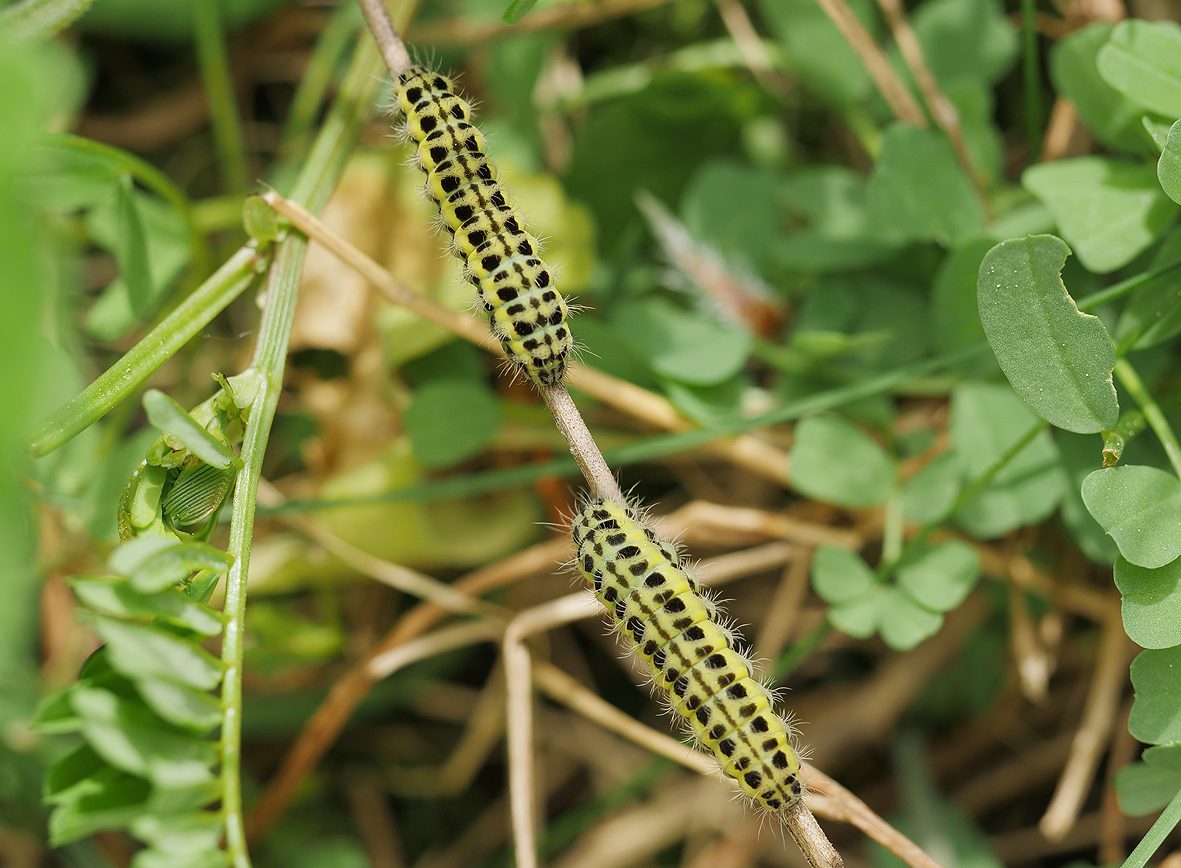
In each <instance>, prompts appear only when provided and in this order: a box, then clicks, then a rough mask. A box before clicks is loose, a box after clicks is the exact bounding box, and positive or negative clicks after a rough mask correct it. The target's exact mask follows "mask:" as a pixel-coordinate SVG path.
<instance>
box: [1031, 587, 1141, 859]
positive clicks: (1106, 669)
mask: <svg viewBox="0 0 1181 868" xmlns="http://www.w3.org/2000/svg"><path fill="white" fill-rule="evenodd" d="M1109 611H1110V613H1111V614H1110V615H1109V616H1108V618H1107V620H1106V622H1104V624H1103V626H1102V632H1101V634H1100V640H1099V652H1098V657H1097V660H1096V663H1095V675H1094V677H1093V678H1092V680H1091V689H1090V692H1089V693H1088V695H1087V705H1086V708H1085V710H1084V711H1083V719H1082V721H1081V722H1080V723H1079V728H1078V731H1077V732H1076V733H1075V735H1074V742H1073V744H1072V745H1071V747H1070V757H1069V758H1068V759H1067V761H1066V766H1065V767H1064V768H1063V769H1062V776H1061V777H1060V778H1059V779H1058V788H1057V789H1056V790H1055V791H1054V797H1053V798H1052V799H1051V800H1050V805H1049V807H1048V808H1046V813H1045V815H1044V816H1043V817H1042V819H1041V822H1040V823H1039V824H1038V827H1039V828H1040V829H1041V830H1042V834H1044V835H1045V836H1046V838H1048V839H1049V840H1051V841H1060V840H1062V839H1063V838H1064V837H1066V834H1067V833H1068V832H1069V831H1070V829H1071V827H1072V826H1074V824H1075V822H1076V821H1077V820H1078V816H1079V812H1080V811H1081V810H1082V807H1083V800H1084V799H1085V798H1086V796H1087V793H1088V791H1089V790H1090V788H1091V783H1092V780H1093V779H1094V777H1095V770H1096V768H1098V765H1099V758H1100V757H1101V756H1102V755H1103V750H1104V748H1106V747H1107V741H1108V738H1109V737H1110V735H1111V730H1112V727H1113V726H1114V725H1115V719H1116V714H1117V713H1118V712H1119V707H1120V694H1121V693H1122V691H1123V687H1124V683H1125V682H1126V681H1127V670H1128V661H1129V658H1130V656H1131V655H1130V654H1129V646H1130V643H1129V641H1128V639H1127V637H1126V636H1125V635H1124V627H1123V621H1122V620H1121V619H1120V611H1119V606H1118V604H1117V603H1116V601H1115V600H1114V599H1112V601H1111V607H1110V609H1109Z"/></svg>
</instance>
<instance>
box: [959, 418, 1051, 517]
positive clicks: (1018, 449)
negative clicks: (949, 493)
mask: <svg viewBox="0 0 1181 868" xmlns="http://www.w3.org/2000/svg"><path fill="white" fill-rule="evenodd" d="M1049 425H1050V423H1049V422H1047V421H1046V420H1045V419H1037V420H1035V421H1034V423H1033V424H1032V425H1030V426H1029V428H1028V429H1027V430H1026V431H1025V433H1024V434H1022V435H1021V436H1020V437H1018V438H1017V439H1016V440H1015V441H1014V442H1013V445H1012V446H1010V447H1009V448H1008V449H1006V450H1005V451H1004V452H1002V453H1001V454H1000V455H998V456H997V457H996V460H995V461H993V462H992V464H990V465H988V467H986V468H984V470H983V471H982V472H981V473H979V474H977V475H976V476H974V477H973V478H972V479H971V480H970V481H969V482H968V484H967V485H965V486H964V487H963V490H961V491H960V493H959V496H958V497H957V498H956V499H955V503H953V504H952V505H951V508H950V509H949V510H948V511H947V515H946V516H944V521H946V520H947V519H949V518H951V517H952V516H953V515H955V514H956V513H957V512H959V511H960V509H962V508H963V507H964V505H965V504H967V503H969V502H970V501H971V500H972V498H974V497H975V496H976V495H978V494H979V493H980V492H982V491H983V490H984V489H986V488H988V486H989V484H990V483H991V482H992V481H993V480H994V479H996V477H997V474H999V473H1000V472H1001V471H1002V470H1004V469H1005V468H1006V467H1008V466H1009V462H1010V461H1012V460H1013V459H1014V458H1016V457H1017V456H1018V455H1020V454H1021V453H1022V452H1023V451H1024V450H1025V447H1026V446H1028V445H1029V444H1030V443H1032V442H1033V441H1034V439H1035V438H1036V437H1037V435H1039V434H1041V433H1042V432H1043V431H1045V430H1046V428H1048V427H1049Z"/></svg>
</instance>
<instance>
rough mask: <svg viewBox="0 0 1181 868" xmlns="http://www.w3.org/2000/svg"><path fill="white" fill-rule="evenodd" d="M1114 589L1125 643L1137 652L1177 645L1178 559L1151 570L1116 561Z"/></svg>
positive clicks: (1180, 637)
mask: <svg viewBox="0 0 1181 868" xmlns="http://www.w3.org/2000/svg"><path fill="white" fill-rule="evenodd" d="M1115 586H1116V587H1117V588H1119V592H1120V593H1121V594H1122V595H1123V608H1122V611H1123V618H1124V630H1125V631H1126V632H1127V634H1128V638H1129V639H1131V640H1132V641H1133V642H1135V643H1136V644H1137V645H1139V646H1140V647H1141V648H1172V647H1173V646H1174V645H1181V558H1178V559H1177V560H1175V561H1173V562H1172V563H1169V564H1165V565H1164V566H1163V567H1158V568H1156V569H1155V570H1149V569H1145V568H1144V567H1138V566H1136V565H1135V564H1133V563H1129V562H1128V561H1127V560H1125V559H1124V558H1118V559H1117V560H1116V562H1115Z"/></svg>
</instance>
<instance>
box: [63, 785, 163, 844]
mask: <svg viewBox="0 0 1181 868" xmlns="http://www.w3.org/2000/svg"><path fill="white" fill-rule="evenodd" d="M88 783H90V784H93V786H91V787H88V788H87V790H86V792H85V793H84V794H82V795H80V796H79V797H78V798H77V799H74V800H72V801H70V802H69V803H68V804H63V805H62V806H61V807H59V808H57V809H56V810H55V811H54V812H53V814H52V815H50V818H49V843H50V844H51V845H52V846H54V847H60V846H62V845H63V844H68V843H70V842H71V841H77V840H79V839H80V838H85V837H88V836H90V835H93V834H94V833H95V832H102V831H105V830H107V829H122V828H126V827H127V824H128V823H130V822H132V821H133V820H134V819H135V818H136V817H139V816H142V815H143V813H144V811H145V809H146V807H147V801H148V797H149V793H150V787H149V785H148V782H147V781H146V780H144V779H143V778H140V777H137V776H135V775H128V774H124V773H121V772H117V771H115V770H114V769H106V770H104V771H102V772H100V773H99V774H98V775H95V776H93V777H91V778H90V779H89V780H88Z"/></svg>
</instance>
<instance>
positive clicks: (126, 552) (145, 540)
mask: <svg viewBox="0 0 1181 868" xmlns="http://www.w3.org/2000/svg"><path fill="white" fill-rule="evenodd" d="M108 563H109V565H110V567H111V569H112V570H114V571H115V572H116V573H119V574H120V575H124V576H127V577H129V578H130V580H131V585H132V587H133V588H135V589H136V590H138V591H143V592H145V593H151V592H154V591H162V590H164V589H165V588H169V587H171V586H172V585H175V584H177V583H178V582H181V581H183V580H184V579H186V578H188V576H189V575H191V574H192V573H194V572H196V571H198V570H213V571H214V572H217V573H224V572H225V571H226V570H227V569H229V567H230V564H231V563H233V558H231V557H230V556H229V554H227V553H226V552H224V551H222V550H221V549H218V548H214V547H213V546H211V545H209V544H208V543H202V542H195V541H189V542H177V541H176V540H175V539H173V538H171V537H155V536H142V537H136V538H135V539H131V540H128V541H127V542H125V543H124V544H123V545H121V546H119V548H117V549H115V551H114V552H112V553H111V557H110V560H109V562H108Z"/></svg>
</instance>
